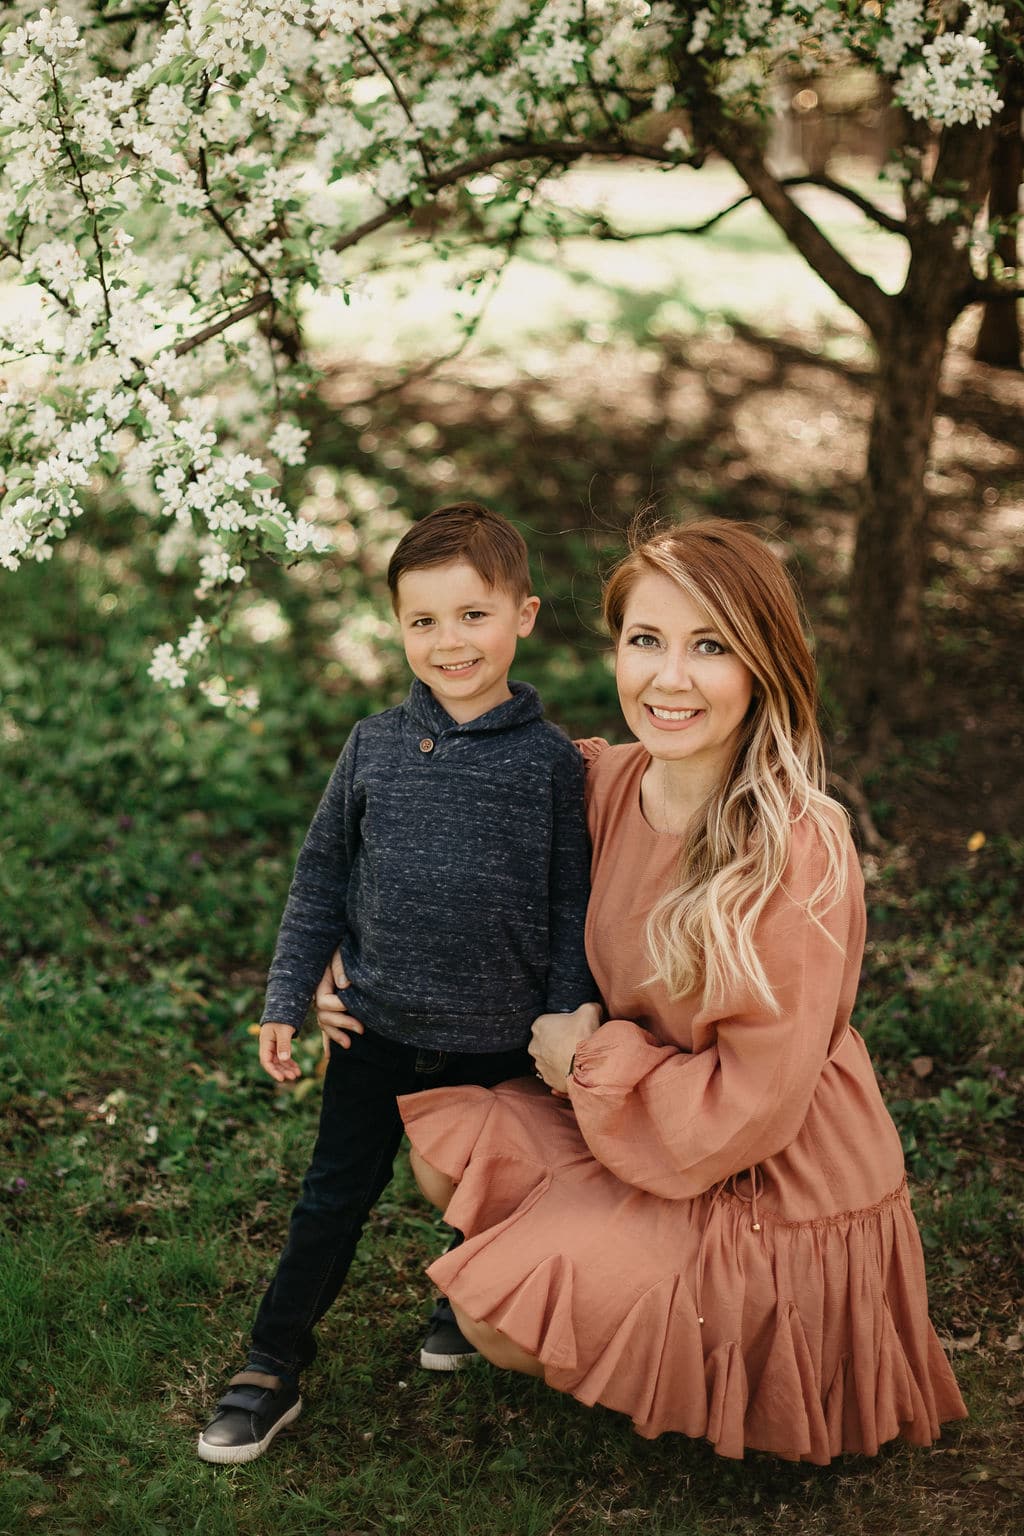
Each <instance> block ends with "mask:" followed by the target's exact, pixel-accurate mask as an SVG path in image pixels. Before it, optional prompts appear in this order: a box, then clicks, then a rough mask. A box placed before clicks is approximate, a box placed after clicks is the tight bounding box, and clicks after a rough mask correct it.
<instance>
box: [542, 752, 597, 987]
mask: <svg viewBox="0 0 1024 1536" xmlns="http://www.w3.org/2000/svg"><path fill="white" fill-rule="evenodd" d="M553 780H554V781H553V785H552V793H553V796H554V807H553V818H552V836H551V864H550V871H549V876H548V910H549V917H548V933H549V951H548V952H549V956H550V960H549V966H548V988H547V994H548V995H547V1006H548V1011H549V1012H551V1013H571V1012H572V1011H573V1009H575V1008H578V1007H579V1006H580V1004H581V1003H591V1002H597V1001H598V998H599V993H598V990H597V985H596V983H595V982H594V979H593V977H592V976H591V974H590V968H589V966H588V965H587V957H586V952H585V948H584V927H585V924H586V917H587V900H588V898H589V896H590V839H589V837H588V836H587V821H586V812H585V809H584V802H583V758H582V757H581V756H580V754H579V753H578V752H577V751H575V750H569V751H566V752H565V754H564V755H563V756H560V757H559V759H558V761H557V763H556V764H555V770H554V776H553Z"/></svg>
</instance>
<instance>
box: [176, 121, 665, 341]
mask: <svg viewBox="0 0 1024 1536" xmlns="http://www.w3.org/2000/svg"><path fill="white" fill-rule="evenodd" d="M588 155H601V156H603V157H605V158H616V159H637V160H656V161H658V162H659V163H662V164H666V165H679V164H686V163H687V161H686V160H685V159H681V158H680V156H678V155H675V154H669V153H667V152H666V151H665V150H663V149H658V148H656V147H654V146H653V145H647V144H641V143H638V142H635V141H631V140H628V139H623V140H621V141H620V140H617V139H616V140H607V139H588V140H563V139H556V140H554V141H552V142H551V143H535V142H534V141H533V140H519V141H513V142H510V143H507V144H502V145H500V146H496V147H495V148H494V149H492V150H487V151H485V152H484V153H482V154H479V155H474V156H473V157H472V158H471V159H469V160H462V161H460V162H459V164H458V165H453V166H451V167H450V168H449V169H448V170H447V171H435V172H434V173H433V174H432V175H431V176H429V177H427V178H425V185H426V186H427V187H428V188H429V190H430V191H431V192H440V191H442V190H443V189H444V188H445V187H452V186H455V185H456V184H457V183H458V182H460V181H466V180H467V179H468V178H469V177H470V176H477V175H479V174H480V172H481V171H487V170H490V169H491V168H492V167H493V166H495V165H502V164H505V163H508V162H514V161H520V160H548V161H550V162H551V164H552V166H555V165H571V164H572V163H573V161H575V160H583V159H585V158H586V156H588ZM412 208H413V204H412V200H411V199H410V198H408V197H405V198H403V199H402V200H401V202H398V203H389V204H388V206H387V207H386V208H382V209H381V211H380V212H379V213H375V214H374V215H373V216H372V218H369V219H364V220H363V222H362V223H361V224H357V225H356V227H355V229H350V230H349V232H348V234H346V235H341V236H340V237H339V238H338V239H337V240H335V242H334V244H333V245H332V247H331V249H332V250H333V251H337V252H340V251H347V250H349V249H350V248H351V247H352V246H353V245H358V244H359V242H360V241H361V240H365V239H366V237H367V236H368V235H372V234H375V233H376V231H377V230H378V229H383V228H384V227H385V225H387V224H393V223H394V221H395V220H396V219H400V218H404V217H405V216H406V215H407V214H409V213H411V212H412ZM271 303H273V298H272V296H271V294H270V293H269V292H263V293H257V294H254V295H253V297H252V298H251V299H249V300H248V301H247V302H246V303H245V304H240V305H239V306H238V308H237V309H233V310H231V311H230V312H229V313H228V314H226V315H225V316H223V318H222V319H220V320H215V321H213V322H212V324H210V325H207V326H204V327H203V329H202V330H201V331H197V332H196V334H195V335H194V336H185V337H183V338H182V339H181V341H179V342H178V343H177V344H176V346H175V348H174V355H175V357H184V356H185V354H186V353H188V352H193V351H195V349H196V347H200V346H202V344H203V343H204V342H206V341H210V340H212V338H213V337H214V336H219V335H220V334H221V332H222V331H226V330H229V329H230V327H231V326H233V325H235V324H236V323H237V322H238V321H239V320H246V319H248V318H249V317H250V316H251V315H258V314H259V313H260V312H261V311H262V310H264V309H266V308H267V306H268V305H269V304H271Z"/></svg>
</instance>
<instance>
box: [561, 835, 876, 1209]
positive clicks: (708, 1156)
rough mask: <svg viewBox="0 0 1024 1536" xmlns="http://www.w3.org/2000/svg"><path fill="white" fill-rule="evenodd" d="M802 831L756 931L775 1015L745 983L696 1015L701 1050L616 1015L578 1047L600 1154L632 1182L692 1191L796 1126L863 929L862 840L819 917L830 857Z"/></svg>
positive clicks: (586, 1133)
mask: <svg viewBox="0 0 1024 1536" xmlns="http://www.w3.org/2000/svg"><path fill="white" fill-rule="evenodd" d="M801 841H802V842H803V843H804V847H803V849H802V850H801V851H800V852H798V851H797V849H796V847H794V855H793V857H792V858H791V859H790V863H789V867H788V869H787V872H786V879H785V880H784V882H783V886H782V887H780V889H779V890H777V891H776V892H775V893H774V895H773V896H772V898H771V899H770V901H769V903H768V905H767V906H766V908H765V910H764V912H763V914H762V916H761V918H760V920H759V922H758V925H757V929H756V933H755V943H756V945H757V949H758V952H759V954H760V956H761V962H762V965H763V966H764V968H765V971H766V973H767V976H768V980H769V984H770V985H771V987H772V990H773V992H774V995H775V997H776V999H777V1001H778V1004H779V1010H778V1012H777V1013H773V1012H771V1011H770V1010H769V1009H767V1008H766V1007H765V1006H764V1005H763V1004H762V1003H759V1002H758V1001H757V1000H756V999H755V998H753V997H752V996H751V995H750V994H749V993H747V992H746V991H745V990H744V989H742V988H740V989H737V990H736V991H734V992H733V994H732V995H731V996H729V997H727V998H725V999H720V1000H719V1001H718V1003H717V1005H716V1006H715V1007H713V1008H708V1007H704V1008H703V1009H702V1011H701V1012H700V1013H699V1014H698V1015H697V1017H696V1019H695V1020H694V1025H693V1031H694V1042H695V1046H697V1048H696V1049H695V1050H694V1052H693V1053H689V1052H685V1051H680V1050H679V1049H677V1048H676V1047H675V1046H671V1045H662V1044H660V1043H659V1042H658V1041H657V1040H656V1039H655V1038H654V1036H653V1035H652V1034H650V1033H649V1032H648V1031H647V1030H645V1029H641V1028H640V1027H639V1026H637V1025H636V1024H633V1023H631V1022H630V1021H628V1020H626V1019H612V1020H609V1021H608V1023H606V1024H604V1025H603V1026H602V1027H601V1029H599V1030H598V1031H597V1033H596V1034H595V1035H593V1036H592V1037H591V1038H590V1039H589V1040H587V1041H585V1042H584V1043H583V1044H582V1045H581V1046H580V1047H579V1049H578V1051H577V1053H576V1065H575V1073H574V1077H573V1079H572V1081H571V1084H570V1097H571V1099H572V1104H573V1108H574V1110H575V1112H576V1117H577V1121H578V1123H579V1126H580V1130H581V1132H582V1134H583V1137H584V1139H585V1140H586V1142H587V1145H588V1146H589V1147H590V1149H591V1151H592V1152H593V1154H594V1156H595V1157H596V1158H597V1159H598V1161H599V1162H601V1163H603V1164H604V1165H605V1166H606V1167H607V1168H609V1169H610V1170H611V1171H612V1172H613V1173H615V1174H616V1175H617V1177H619V1178H620V1179H622V1180H623V1182H624V1183H627V1184H633V1185H636V1186H638V1187H639V1188H641V1189H645V1190H648V1191H650V1192H651V1193H652V1194H656V1195H660V1196H662V1197H663V1198H666V1199H684V1198H691V1197H693V1196H695V1195H698V1194H701V1193H703V1192H704V1191H705V1190H707V1189H710V1188H711V1187H712V1186H713V1185H715V1184H717V1183H718V1182H719V1181H720V1180H722V1179H726V1178H728V1177H730V1175H732V1174H734V1173H738V1172H740V1170H742V1169H745V1168H749V1167H751V1166H753V1165H754V1164H755V1163H759V1162H762V1161H763V1160H764V1159H765V1158H768V1157H771V1156H773V1155H774V1154H775V1153H777V1152H780V1151H782V1149H783V1148H784V1147H786V1146H787V1145H788V1144H789V1142H791V1141H792V1140H793V1139H794V1138H795V1137H796V1135H797V1134H798V1132H799V1130H800V1127H801V1126H802V1124H803V1122H804V1118H805V1116H806V1114H807V1111H808V1108H809V1106H810V1102H811V1097H812V1095H813V1093H814V1089H815V1086H816V1084H817V1082H818V1078H819V1076H820V1074H821V1072H822V1070H823V1068H824V1065H825V1062H826V1060H827V1058H828V1053H829V1049H830V1045H831V1042H832V1041H833V1039H834V1038H836V1037H837V1034H838V1033H842V1032H843V1030H844V1027H845V1024H846V1023H847V1022H848V1020H849V1012H850V1008H851V1007H852V1002H853V995H852V994H853V990H854V986H855V978H856V975H857V974H858V971H859V954H860V947H861V946H862V945H863V939H864V904H863V894H862V892H863V887H862V882H861V879H860V872H859V870H858V869H857V867H856V861H855V855H854V853H853V848H852V845H848V848H847V865H848V869H847V889H846V892H845V895H844V896H843V897H842V898H841V899H840V900H839V901H837V902H836V903H835V905H833V906H832V907H831V909H829V910H828V911H825V912H821V913H819V916H818V919H817V920H815V919H814V918H813V917H811V916H810V915H809V914H808V912H807V910H806V905H805V903H806V899H807V897H808V896H809V895H810V893H811V892H813V891H814V889H815V888H816V886H817V884H818V881H819V879H820V878H821V873H822V870H823V863H822V859H823V857H824V855H823V850H820V849H819V850H814V849H808V848H807V846H806V841H807V840H806V837H804V838H802V839H801ZM816 851H817V852H819V853H820V854H821V858H815V857H814V856H813V855H814V853H815V852H816ZM808 854H810V855H811V856H810V857H808V856H807V855H808ZM851 967H852V969H851ZM702 1038H703V1039H704V1040H706V1041H707V1042H708V1043H707V1044H706V1046H705V1047H704V1048H703V1049H701V1048H700V1047H699V1045H698V1041H699V1040H700V1039H702Z"/></svg>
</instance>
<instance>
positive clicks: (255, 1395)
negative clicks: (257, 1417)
mask: <svg viewBox="0 0 1024 1536" xmlns="http://www.w3.org/2000/svg"><path fill="white" fill-rule="evenodd" d="M265 1395H266V1388H262V1389H261V1388H259V1387H231V1388H230V1389H229V1391H227V1392H225V1393H224V1396H223V1397H222V1398H221V1400H220V1402H219V1403H218V1404H217V1408H218V1411H219V1410H220V1409H222V1408H241V1409H242V1411H243V1413H258V1412H259V1411H260V1408H261V1407H262V1399H263V1398H264V1396H265Z"/></svg>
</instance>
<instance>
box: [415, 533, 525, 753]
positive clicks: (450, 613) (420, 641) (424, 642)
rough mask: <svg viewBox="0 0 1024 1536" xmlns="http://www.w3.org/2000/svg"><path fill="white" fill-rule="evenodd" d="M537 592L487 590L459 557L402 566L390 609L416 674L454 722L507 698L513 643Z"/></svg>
mask: <svg viewBox="0 0 1024 1536" xmlns="http://www.w3.org/2000/svg"><path fill="white" fill-rule="evenodd" d="M539 607H540V598H538V597H524V598H521V599H520V598H516V597H513V595H512V594H511V592H508V591H506V590H505V588H504V587H489V586H488V585H487V583H486V581H484V579H483V577H482V576H481V575H480V574H479V573H478V572H477V571H475V570H474V569H473V567H472V566H471V565H467V564H466V563H465V562H464V561H461V560H460V561H457V562H455V563H454V564H451V565H430V566H426V567H425V568H423V569H421V570H412V571H405V572H404V573H403V574H402V575H401V576H400V577H399V579H398V593H397V602H396V612H397V615H398V623H399V626H400V628H401V631H402V644H403V645H404V646H405V656H406V660H407V661H408V663H409V666H410V667H411V668H412V670H413V672H414V674H415V675H416V677H418V678H419V680H420V682H421V683H426V685H427V687H428V688H429V689H430V691H431V693H432V694H433V695H434V698H435V699H436V700H437V702H438V703H439V704H440V705H441V706H442V708H444V709H446V710H447V711H448V713H449V714H450V715H451V717H452V719H453V720H457V721H459V723H460V724H464V723H465V722H466V721H467V720H475V719H477V717H478V716H479V715H484V714H486V713H487V711H488V710H489V709H494V707H495V706H496V705H498V704H501V703H503V702H504V700H505V699H508V698H510V697H511V694H510V691H509V686H508V670H509V667H510V666H511V665H512V661H513V658H514V656H515V654H516V641H517V640H518V639H519V637H520V636H521V635H528V634H529V633H530V631H531V629H532V628H533V624H534V620H535V619H536V617H537V609H538V608H539Z"/></svg>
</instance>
